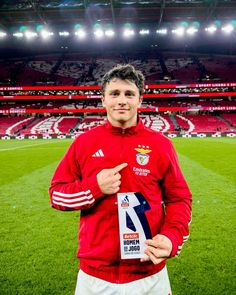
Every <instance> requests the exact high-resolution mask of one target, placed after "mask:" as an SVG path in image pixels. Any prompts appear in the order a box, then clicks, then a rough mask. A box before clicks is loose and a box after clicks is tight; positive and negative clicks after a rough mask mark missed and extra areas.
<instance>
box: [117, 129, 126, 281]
mask: <svg viewBox="0 0 236 295" xmlns="http://www.w3.org/2000/svg"><path fill="white" fill-rule="evenodd" d="M125 135H126V131H125V129H122V131H121V134H120V163H119V164H121V163H123V162H124V139H125ZM116 206H117V218H118V202H117V201H116ZM118 237H119V244H118V248H117V265H116V283H117V284H119V283H120V263H121V258H120V234H119V221H118Z"/></svg>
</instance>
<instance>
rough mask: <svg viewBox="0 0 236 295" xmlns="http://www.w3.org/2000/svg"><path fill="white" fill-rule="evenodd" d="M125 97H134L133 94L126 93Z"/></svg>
mask: <svg viewBox="0 0 236 295" xmlns="http://www.w3.org/2000/svg"><path fill="white" fill-rule="evenodd" d="M126 96H127V97H133V96H134V93H133V92H126Z"/></svg>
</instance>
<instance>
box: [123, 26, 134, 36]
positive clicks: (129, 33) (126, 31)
mask: <svg viewBox="0 0 236 295" xmlns="http://www.w3.org/2000/svg"><path fill="white" fill-rule="evenodd" d="M133 35H134V30H132V29H128V28H126V29H124V31H123V36H124V37H126V38H129V37H131V36H133Z"/></svg>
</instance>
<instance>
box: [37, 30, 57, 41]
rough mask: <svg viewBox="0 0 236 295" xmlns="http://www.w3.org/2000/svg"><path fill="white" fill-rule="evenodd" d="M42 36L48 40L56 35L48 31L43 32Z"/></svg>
mask: <svg viewBox="0 0 236 295" xmlns="http://www.w3.org/2000/svg"><path fill="white" fill-rule="evenodd" d="M40 35H41V37H42V38H43V39H48V38H49V37H51V36H53V35H54V33H53V32H49V31H46V30H42V31H41V32H40Z"/></svg>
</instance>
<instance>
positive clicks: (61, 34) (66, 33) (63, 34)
mask: <svg viewBox="0 0 236 295" xmlns="http://www.w3.org/2000/svg"><path fill="white" fill-rule="evenodd" d="M59 36H63V37H68V36H70V33H69V32H67V31H63V32H59Z"/></svg>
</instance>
